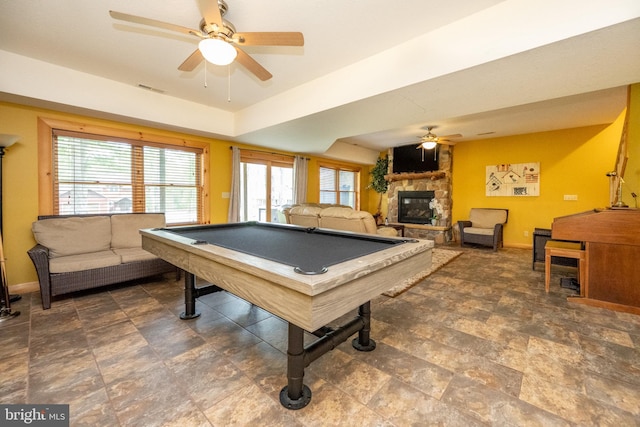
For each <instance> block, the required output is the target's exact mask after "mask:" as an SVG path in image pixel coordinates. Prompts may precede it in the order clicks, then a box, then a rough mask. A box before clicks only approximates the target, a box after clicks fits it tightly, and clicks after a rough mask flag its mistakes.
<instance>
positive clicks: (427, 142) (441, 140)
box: [416, 126, 462, 150]
mask: <svg viewBox="0 0 640 427" xmlns="http://www.w3.org/2000/svg"><path fill="white" fill-rule="evenodd" d="M433 129H434V126H428V127H427V133H426V134H425V135H422V136H420V137H419V138H420V144H419V145H418V146H417V147H416V148H417V149H419V148H422V149H423V150H433V149H434V148H436V146H437V145H438V144H442V145H455V142H454V141H450V140H449V139H450V138H460V137H461V136H462V135H461V134H459V133H456V134H453V135H447V136H442V137H439V136H437V135H435V134H433V133H432V132H431V131H432V130H433Z"/></svg>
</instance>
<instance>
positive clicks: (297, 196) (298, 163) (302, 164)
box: [293, 156, 309, 204]
mask: <svg viewBox="0 0 640 427" xmlns="http://www.w3.org/2000/svg"><path fill="white" fill-rule="evenodd" d="M308 162H309V159H307V158H306V157H303V156H295V158H294V160H293V203H294V204H295V203H305V202H306V201H307V176H308V172H309V170H308V169H309V167H308Z"/></svg>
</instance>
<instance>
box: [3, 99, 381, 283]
mask: <svg viewBox="0 0 640 427" xmlns="http://www.w3.org/2000/svg"><path fill="white" fill-rule="evenodd" d="M38 117H47V118H52V119H63V120H71V121H76V122H81V123H90V124H94V125H102V126H109V127H116V128H119V129H136V130H140V131H142V132H148V133H151V134H155V135H161V136H171V137H177V138H185V139H190V140H195V141H204V142H207V143H209V144H210V164H209V172H210V174H209V175H210V177H211V178H210V183H209V185H210V187H209V191H210V195H209V200H210V207H209V209H210V213H211V222H212V223H224V222H226V221H227V211H228V208H229V200H228V199H226V198H223V197H222V193H225V192H229V188H230V187H231V150H230V149H229V146H230V145H231V144H232V143H230V142H229V141H223V140H216V139H208V138H203V137H198V136H194V135H188V134H182V133H177V132H169V131H163V130H159V129H155V128H148V127H142V126H133V125H127V124H123V123H119V122H113V121H107V120H100V119H94V118H88V117H85V116H79V115H73V114H66V113H60V112H56V111H52V110H45V109H39V108H32V107H27V106H23V105H17V104H12V103H0V133H5V134H14V135H19V136H20V140H19V141H18V142H17V143H16V144H15V145H13V146H11V147H10V148H8V149H7V150H6V153H5V156H4V158H3V162H2V175H3V194H2V195H3V217H4V221H3V223H4V227H3V243H4V251H5V257H6V266H7V279H8V282H9V285H10V286H12V285H17V284H23V283H29V282H34V281H37V276H36V273H35V269H34V267H33V264H32V263H31V260H30V259H29V257H28V255H27V251H28V250H29V249H30V248H31V247H32V246H33V245H34V244H35V241H34V240H33V235H32V233H31V223H32V222H33V221H35V220H36V219H37V216H38V170H37V168H38V139H37V121H38ZM234 145H238V146H240V147H241V148H256V147H252V146H248V145H242V144H235V143H234ZM258 149H259V148H258ZM310 159H311V160H310V162H309V171H310V173H309V182H308V187H307V188H308V190H307V191H308V198H307V200H308V201H310V202H317V201H318V197H319V185H320V184H319V182H318V177H317V173H316V172H317V170H318V160H319V159H318V158H317V157H310ZM323 162H329V163H330V162H331V161H330V160H324V159H323ZM341 164H345V163H344V162H343V163H341ZM351 166H358V165H351ZM368 172H369V168H368V167H363V169H362V174H361V176H362V182H361V193H362V194H361V206H362V209H367V207H368V205H369V194H368V193H369V191H368V190H365V187H366V185H367V184H368V176H369V175H368Z"/></svg>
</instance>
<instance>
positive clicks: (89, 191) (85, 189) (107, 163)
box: [53, 130, 202, 224]
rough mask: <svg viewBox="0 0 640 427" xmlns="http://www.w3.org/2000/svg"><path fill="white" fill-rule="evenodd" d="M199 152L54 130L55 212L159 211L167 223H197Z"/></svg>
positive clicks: (200, 154) (199, 200)
mask: <svg viewBox="0 0 640 427" xmlns="http://www.w3.org/2000/svg"><path fill="white" fill-rule="evenodd" d="M201 156H202V150H201V149H198V148H192V147H178V146H170V145H162V144H156V143H152V142H141V141H129V140H117V141H114V140H110V138H109V137H106V136H101V135H90V134H81V133H77V132H70V131H63V130H54V132H53V163H54V164H53V171H54V175H55V176H54V180H53V185H54V189H53V190H54V192H53V193H54V211H55V212H56V213H57V214H60V215H64V214H99V213H123V212H163V213H164V214H165V216H166V219H167V223H168V224H191V223H199V222H200V221H201V213H202V182H201V180H202V178H201V176H202V174H201V168H202V166H201V164H202V159H201Z"/></svg>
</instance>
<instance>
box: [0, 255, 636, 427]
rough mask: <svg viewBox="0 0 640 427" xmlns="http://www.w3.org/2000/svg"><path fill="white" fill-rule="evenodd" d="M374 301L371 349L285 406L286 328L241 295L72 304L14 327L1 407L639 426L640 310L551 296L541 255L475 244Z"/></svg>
mask: <svg viewBox="0 0 640 427" xmlns="http://www.w3.org/2000/svg"><path fill="white" fill-rule="evenodd" d="M464 252H465V253H464V254H463V255H461V256H460V257H458V258H457V259H455V260H454V261H453V262H451V263H450V264H448V265H447V266H445V267H443V268H442V269H440V270H439V271H437V272H436V273H434V274H432V275H431V276H430V277H428V278H427V279H425V280H423V281H422V282H421V283H420V284H418V285H417V286H415V287H414V288H412V289H411V290H409V291H408V292H406V293H404V294H402V295H400V296H398V297H396V298H387V297H379V298H377V299H376V300H374V301H373V303H372V308H373V321H372V337H373V338H374V339H375V340H376V341H377V344H378V345H377V348H376V350H375V351H373V352H371V353H360V352H357V351H355V350H354V349H353V348H352V347H351V346H350V344H348V343H344V344H342V345H340V346H339V347H338V348H337V349H335V350H334V351H332V352H330V353H328V354H326V355H324V356H322V357H321V358H320V359H319V360H317V361H315V362H314V363H313V364H312V365H311V366H310V367H309V368H307V369H306V375H305V383H306V384H307V385H309V387H310V388H311V390H312V392H313V398H312V401H311V403H310V405H309V406H307V407H306V408H304V409H302V410H299V411H290V410H287V409H284V408H283V407H282V406H281V405H280V403H279V400H278V394H279V391H280V389H281V388H282V386H283V385H285V383H286V376H285V373H286V324H285V323H284V322H282V321H281V320H280V319H278V318H276V317H274V316H271V315H270V314H269V313H266V312H264V311H263V310H260V309H258V308H256V307H254V306H251V305H249V304H247V303H246V302H244V301H242V300H240V299H238V298H236V297H234V296H231V295H229V294H227V293H217V294H212V295H207V296H205V297H203V298H201V299H200V300H199V303H198V307H199V309H200V310H201V311H202V316H201V317H200V318H198V319H196V320H190V321H183V320H180V319H179V318H178V315H179V313H180V312H181V311H182V310H183V295H182V284H181V283H180V282H175V281H173V280H169V279H168V280H167V281H154V282H146V283H141V284H138V285H135V286H128V287H117V288H111V289H109V290H108V291H102V292H98V293H88V294H84V295H75V296H74V297H72V298H59V299H58V300H56V301H54V303H53V305H52V308H51V309H50V310H46V311H43V310H42V308H41V306H40V299H39V295H38V294H37V293H34V294H28V295H23V299H22V300H21V301H20V302H18V303H15V304H14V305H13V309H14V310H20V311H21V315H20V316H18V317H17V318H15V319H12V320H10V321H7V322H3V323H0V342H1V343H2V344H0V375H1V377H2V381H1V384H0V403H68V404H70V410H71V425H74V426H82V425H87V426H92V427H95V426H144V427H147V426H161V425H162V426H164V425H175V426H210V425H214V426H229V425H241V426H245V425H268V426H277V425H283V426H333V425H340V426H406V425H443V426H476V425H495V426H505V425H506V426H530V425H531V426H565V425H567V426H604V425H615V426H617V427H620V426H633V425H636V426H637V425H640V316H634V315H628V314H622V313H616V312H613V311H608V310H604V309H596V308H593V307H587V306H582V305H576V304H569V303H567V302H566V299H565V297H566V296H567V295H570V294H573V293H575V292H574V291H569V290H566V289H562V288H560V286H559V283H560V280H559V278H560V276H561V275H565V276H567V275H572V274H575V273H574V272H571V271H567V270H566V269H565V270H560V269H556V270H558V271H555V270H554V274H553V276H552V279H553V282H552V289H551V293H550V294H549V295H547V294H545V292H544V272H543V269H544V266H543V265H540V266H539V267H538V268H537V270H536V271H532V269H531V251H530V250H524V249H503V250H500V251H499V252H497V253H494V252H492V251H490V250H484V249H465V250H464Z"/></svg>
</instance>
